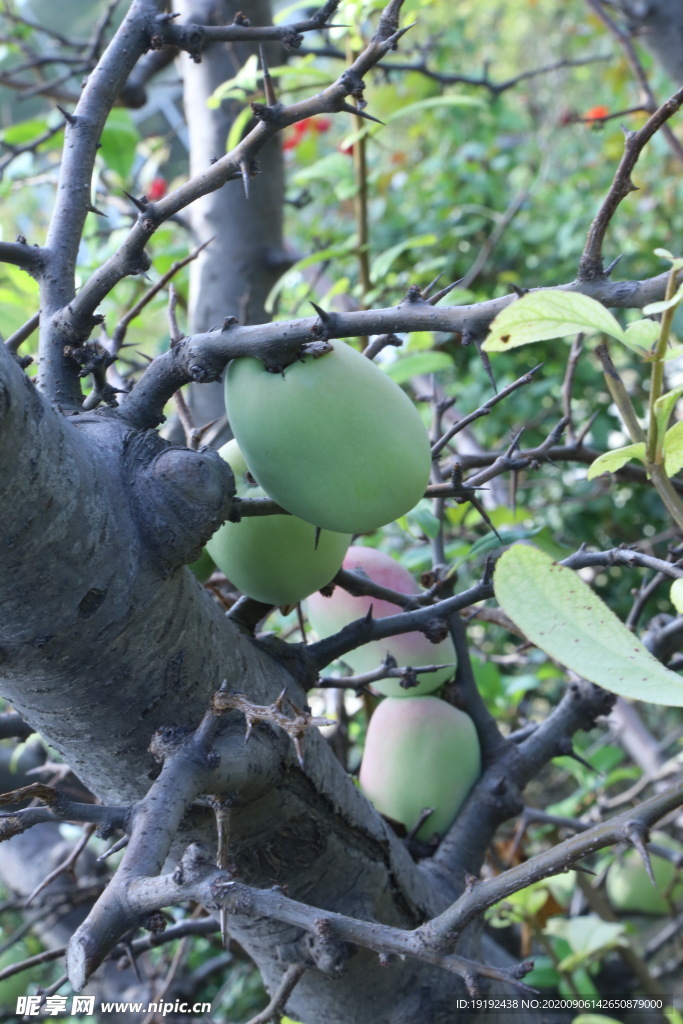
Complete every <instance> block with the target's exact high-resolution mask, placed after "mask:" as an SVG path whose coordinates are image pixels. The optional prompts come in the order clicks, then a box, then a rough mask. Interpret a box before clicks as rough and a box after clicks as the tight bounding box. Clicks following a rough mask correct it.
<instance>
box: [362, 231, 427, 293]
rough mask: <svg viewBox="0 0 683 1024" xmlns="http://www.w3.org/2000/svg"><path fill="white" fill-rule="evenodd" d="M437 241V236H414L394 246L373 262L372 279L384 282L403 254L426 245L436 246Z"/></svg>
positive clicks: (371, 268)
mask: <svg viewBox="0 0 683 1024" xmlns="http://www.w3.org/2000/svg"><path fill="white" fill-rule="evenodd" d="M436 240H437V239H436V235H433V234H429V235H413V237H412V238H404V239H403V241H402V242H399V243H398V244H397V245H392V246H391V247H390V248H389V249H385V250H384V252H382V253H380V254H379V256H376V257H375V259H374V260H373V261H372V265H371V267H370V279H371V280H372V281H382V280H384V278H385V277H386V276H387V273H388V271H389V268H390V267H391V265H392V264H393V263H394V261H395V260H396V259H397V258H398V257H399V256H400V255H401V253H402V252H405V250H406V249H417V248H421V247H422V246H426V245H434V243H435V242H436Z"/></svg>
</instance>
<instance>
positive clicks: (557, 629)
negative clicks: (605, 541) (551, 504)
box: [494, 544, 683, 707]
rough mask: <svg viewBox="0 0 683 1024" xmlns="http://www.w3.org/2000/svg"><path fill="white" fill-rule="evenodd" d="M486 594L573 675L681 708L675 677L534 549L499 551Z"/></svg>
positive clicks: (575, 578)
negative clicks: (491, 584) (491, 594)
mask: <svg viewBox="0 0 683 1024" xmlns="http://www.w3.org/2000/svg"><path fill="white" fill-rule="evenodd" d="M494 590H495V594H496V598H497V599H498V602H499V604H500V606H501V608H502V609H503V610H504V611H505V612H506V613H507V614H508V615H509V616H510V618H511V619H512V621H513V622H514V623H515V624H516V625H517V626H518V627H519V628H520V629H521V630H522V632H523V633H524V634H525V635H526V636H527V637H528V639H529V640H530V641H531V643H533V644H535V645H536V646H537V647H539V648H540V649H541V650H542V651H545V653H546V654H547V655H549V656H550V657H551V658H554V659H555V660H556V661H559V662H560V663H561V664H562V665H566V666H567V668H570V669H571V670H572V671H574V672H576V673H578V675H580V676H583V677H584V678H585V679H588V680H590V681H591V682H593V683H597V684H598V685H599V686H603V687H604V688H605V689H606V690H610V691H611V692H612V693H618V694H620V695H621V696H622V697H630V698H632V699H634V700H645V701H650V703H652V704H667V705H670V706H672V707H683V678H681V677H680V676H678V675H676V673H675V672H671V671H669V669H666V668H664V666H663V665H662V664H660V662H658V661H657V659H656V658H655V657H653V656H652V655H651V654H650V652H649V651H648V650H647V649H646V648H645V647H644V646H643V644H642V643H641V642H640V640H639V639H638V638H637V637H636V636H634V635H633V633H631V632H630V631H629V630H628V629H627V628H626V626H624V624H623V623H622V622H620V621H619V619H618V618H617V617H616V615H614V613H613V612H612V611H610V609H609V608H608V607H607V606H606V605H605V604H603V602H602V601H601V600H600V598H599V597H598V596H597V594H595V593H594V592H593V591H592V590H591V588H590V587H589V586H588V584H587V583H584V581H583V580H582V579H581V577H580V576H579V575H578V574H577V573H575V572H573V571H572V570H571V569H568V568H566V566H563V565H558V564H557V563H555V562H553V560H552V559H551V558H549V557H548V555H546V554H544V553H543V552H542V551H539V550H538V548H533V547H531V546H529V545H526V544H514V545H513V546H512V547H511V548H509V549H508V550H507V551H506V552H504V554H503V555H501V557H500V558H499V559H498V562H497V564H496V570H495V575H494Z"/></svg>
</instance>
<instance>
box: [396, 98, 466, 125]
mask: <svg viewBox="0 0 683 1024" xmlns="http://www.w3.org/2000/svg"><path fill="white" fill-rule="evenodd" d="M483 106H484V103H483V101H482V100H481V99H479V98H478V97H477V96H429V97H427V99H425V100H418V101H417V103H408V104H407V106H405V107H401V108H400V109H399V110H395V111H394V112H393V113H391V114H388V115H387V116H386V117H385V118H384V121H385V123H386V124H389V123H390V122H391V121H397V120H398V119H399V117H408V116H409V115H411V114H421V113H422V112H423V111H425V110H429V109H431V108H432V107H483Z"/></svg>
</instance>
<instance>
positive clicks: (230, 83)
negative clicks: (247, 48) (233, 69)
mask: <svg viewBox="0 0 683 1024" xmlns="http://www.w3.org/2000/svg"><path fill="white" fill-rule="evenodd" d="M259 74H260V72H259V66H258V57H257V56H256V54H255V53H252V54H251V56H250V57H247V59H246V60H245V62H244V64H243V65H242V67H241V68H240V69H239V71H238V72H237V74H236V75H235V76H234V78H228V79H227V80H226V81H225V82H221V84H220V85H219V86H217V87H216V88H215V89H214V91H213V92H212V94H211V95H210V96H209V98H208V100H207V101H206V105H207V107H209V108H210V109H211V110H215V109H216V108H217V107H220V105H221V103H222V102H223V100H227V99H230V98H231V97H235V96H239V97H240V98H242V99H244V96H245V94H247V93H250V92H254V91H255V90H256V86H257V84H258V80H259Z"/></svg>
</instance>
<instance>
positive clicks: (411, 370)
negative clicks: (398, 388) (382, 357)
mask: <svg viewBox="0 0 683 1024" xmlns="http://www.w3.org/2000/svg"><path fill="white" fill-rule="evenodd" d="M383 369H384V371H385V372H386V373H387V375H388V376H389V377H391V378H392V380H395V381H396V383H397V384H405V382H406V381H407V380H410V379H411V377H418V376H421V375H422V374H425V373H438V372H439V370H452V369H453V360H452V359H451V357H450V356H448V355H446V353H445V352H416V353H415V355H411V356H405V357H404V358H402V359H397V360H396V362H394V363H389V364H388V365H387V366H384V367H383Z"/></svg>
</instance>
